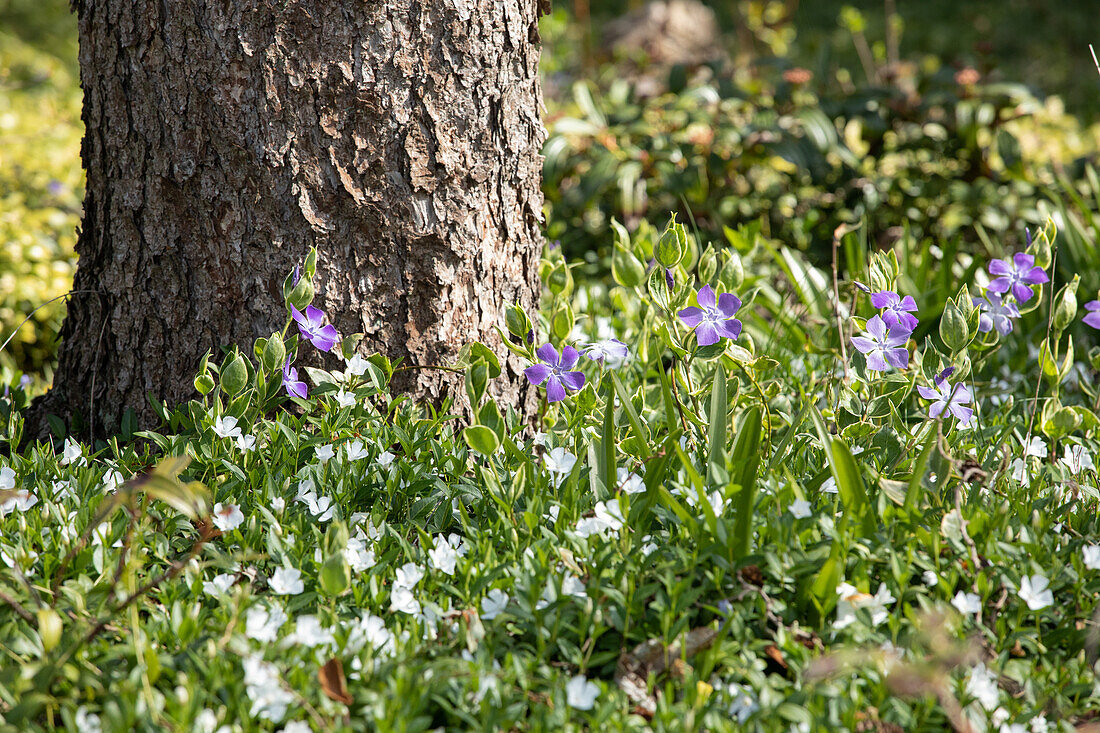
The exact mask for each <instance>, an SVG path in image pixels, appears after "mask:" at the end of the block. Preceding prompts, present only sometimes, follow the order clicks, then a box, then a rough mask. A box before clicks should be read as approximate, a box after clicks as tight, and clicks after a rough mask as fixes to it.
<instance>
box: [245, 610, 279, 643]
mask: <svg viewBox="0 0 1100 733" xmlns="http://www.w3.org/2000/svg"><path fill="white" fill-rule="evenodd" d="M244 619H245V620H244V633H245V636H247V637H248V638H249V639H255V640H256V641H260V642H264V643H268V644H269V643H271V642H273V641H275V640H276V639H278V638H279V629H281V628H282V626H283V624H285V623H286V622H287V616H286V611H284V610H283V609H282V608H280V607H279V606H274V607H272V608H271V609H266V608H264V607H263V606H253V607H252V608H250V609H248V612H247V613H246V614H245V616H244Z"/></svg>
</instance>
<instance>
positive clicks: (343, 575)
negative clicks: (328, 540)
mask: <svg viewBox="0 0 1100 733" xmlns="http://www.w3.org/2000/svg"><path fill="white" fill-rule="evenodd" d="M350 584H351V568H349V567H348V563H347V560H345V559H344V555H343V553H333V554H332V555H331V556H330V557H329V558H328V559H327V560H325V562H324V564H323V565H322V566H321V590H322V591H324V593H325V595H328V596H338V595H340V594H341V593H343V592H344V591H345V590H346V589H347V587H348V585H350Z"/></svg>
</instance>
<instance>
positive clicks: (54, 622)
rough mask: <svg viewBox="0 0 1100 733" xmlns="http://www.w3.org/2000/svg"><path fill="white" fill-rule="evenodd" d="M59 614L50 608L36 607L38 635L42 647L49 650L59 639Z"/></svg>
mask: <svg viewBox="0 0 1100 733" xmlns="http://www.w3.org/2000/svg"><path fill="white" fill-rule="evenodd" d="M61 628H62V621H61V615H60V614H58V612H57V611H55V610H53V609H52V608H40V609H38V637H39V638H40V639H41V640H42V649H43V650H45V651H46V652H50V651H52V650H53V648H54V647H56V646H57V642H59V641H61Z"/></svg>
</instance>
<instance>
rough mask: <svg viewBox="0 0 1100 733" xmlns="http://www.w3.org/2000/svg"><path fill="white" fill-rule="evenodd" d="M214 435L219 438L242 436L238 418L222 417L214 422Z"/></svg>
mask: <svg viewBox="0 0 1100 733" xmlns="http://www.w3.org/2000/svg"><path fill="white" fill-rule="evenodd" d="M214 434H215V435H217V436H218V437H219V438H236V437H239V436H240V434H241V429H240V428H239V427H237V418H235V417H233V416H232V415H222V416H221V417H219V418H218V419H217V420H215V421H214Z"/></svg>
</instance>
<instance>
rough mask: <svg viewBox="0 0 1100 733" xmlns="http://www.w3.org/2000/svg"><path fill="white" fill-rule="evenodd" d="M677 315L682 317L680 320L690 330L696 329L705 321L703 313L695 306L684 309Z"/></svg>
mask: <svg viewBox="0 0 1100 733" xmlns="http://www.w3.org/2000/svg"><path fill="white" fill-rule="evenodd" d="M676 315H678V316H680V320H681V321H683V322H684V325H685V326H687V327H688V328H695V327H696V326H698V325H699V323H700V322H701V321H702V320H703V311H702V310H700V309H699V308H696V307H695V306H693V305H690V306H688V307H687V308H684V309H683V310H682V311H680V312H679V313H677V314H676Z"/></svg>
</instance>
